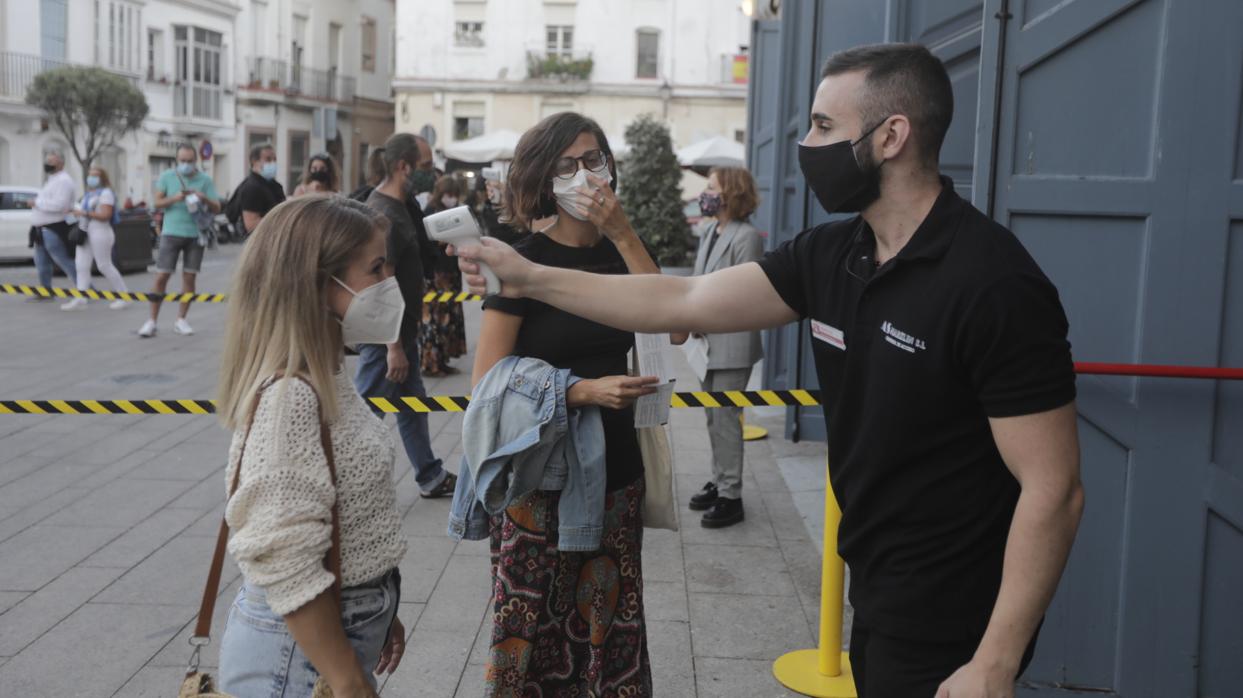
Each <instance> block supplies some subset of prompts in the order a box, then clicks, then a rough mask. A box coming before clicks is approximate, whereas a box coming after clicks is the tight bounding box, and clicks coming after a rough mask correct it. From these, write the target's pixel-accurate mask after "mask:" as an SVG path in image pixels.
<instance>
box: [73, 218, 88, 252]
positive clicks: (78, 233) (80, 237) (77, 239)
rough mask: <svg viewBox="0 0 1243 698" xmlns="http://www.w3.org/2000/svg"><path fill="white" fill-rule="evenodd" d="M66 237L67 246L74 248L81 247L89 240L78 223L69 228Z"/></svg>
mask: <svg viewBox="0 0 1243 698" xmlns="http://www.w3.org/2000/svg"><path fill="white" fill-rule="evenodd" d="M68 237H69V244H70V245H73V246H74V247H81V246H82V245H85V244H86V243H87V241H88V240H90V236H88V235H87V234H86V231H85V230H83V228H82V226H81V225H80V224H78V223H75V224H73V225H71V226H69V236H68Z"/></svg>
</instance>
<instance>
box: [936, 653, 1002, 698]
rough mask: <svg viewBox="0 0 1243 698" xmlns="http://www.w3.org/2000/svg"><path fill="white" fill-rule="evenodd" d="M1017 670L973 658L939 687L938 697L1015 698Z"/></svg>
mask: <svg viewBox="0 0 1243 698" xmlns="http://www.w3.org/2000/svg"><path fill="white" fill-rule="evenodd" d="M1014 673H1015V670H1014V669H1011V668H1009V667H1005V666H1002V665H1001V664H996V663H990V662H984V661H981V660H979V659H972V660H971V661H970V662H968V663H967V664H966V665H964V666H962V667H960V668H959V669H958V671H955V672H954V673H953V674H952V675H951V676H950V677H949V678H948V679H946V680H945V682H944V683H942V684H941V686H940V687H939V688H938V689H937V695H936V698H1014Z"/></svg>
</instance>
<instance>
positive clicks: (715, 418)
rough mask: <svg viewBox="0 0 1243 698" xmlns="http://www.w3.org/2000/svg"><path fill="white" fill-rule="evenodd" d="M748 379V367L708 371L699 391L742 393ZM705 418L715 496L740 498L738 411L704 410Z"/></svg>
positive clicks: (739, 424) (732, 408) (740, 461)
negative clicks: (706, 419)
mask: <svg viewBox="0 0 1243 698" xmlns="http://www.w3.org/2000/svg"><path fill="white" fill-rule="evenodd" d="M750 378H751V369H749V368H725V369H716V370H711V371H708V375H707V376H706V377H704V382H703V388H704V390H707V391H723V390H745V389H746V387H747V380H748V379H750ZM704 413H705V414H706V415H707V417H708V438H709V439H711V441H712V474H713V481H714V482H715V483H716V489H717V494H718V495H719V496H721V497H725V498H727V499H742V408H741V407H715V408H712V409H706V410H704Z"/></svg>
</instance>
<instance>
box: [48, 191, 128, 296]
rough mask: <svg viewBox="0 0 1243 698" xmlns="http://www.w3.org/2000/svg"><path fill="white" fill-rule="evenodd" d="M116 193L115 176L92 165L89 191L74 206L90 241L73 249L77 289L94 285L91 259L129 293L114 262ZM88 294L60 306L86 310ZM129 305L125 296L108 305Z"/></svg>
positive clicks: (115, 288)
mask: <svg viewBox="0 0 1243 698" xmlns="http://www.w3.org/2000/svg"><path fill="white" fill-rule="evenodd" d="M116 205H117V195H116V194H114V193H113V191H112V180H111V179H109V178H108V171H107V170H105V169H104V168H102V167H92V168H91V170H90V172H89V173H87V176H86V195H85V196H83V197H82V201H81V202H79V203H78V205H77V206H76V207H75V208H74V209H73V215H75V216H77V217H78V225H80V226H83V228H84V229H85V230H86V236H87V241H86V242H85V243H83V244H81V245H78V248H77V252H75V253H74V260H73V266H74V268H75V269H76V270H77V272H78V273H77V276H78V290H79V291H86V290H89V289H90V288H91V262H94V263H95V265H96V266H98V267H99V273H100V274H103V275H104V278H105V279H107V280H108V283H110V284H112V290H113V291H120V292H122V293H126V292H128V291H129V289H128V288H126V287H125V279H122V278H121V272H119V271H117V268H116V265H115V264H113V263H112V246H113V245H114V244H116V240H117V236H116V232H115V231H113V230H112V212H113V211H114V210H116ZM87 302H88V301H87V300H86V299H85V298H74V299H73V300H71V301H69V302H68V303H66V304H64V305H62V306H61V307H60V309H61V310H83V309H85V308H86V305H87ZM127 305H129V303H128V302H126V301H123V300H116V301H113V302H112V303H111V304H110V305H109V306H108V307H109V308H112V309H113V310H120V309H121V308H124V307H125V306H127Z"/></svg>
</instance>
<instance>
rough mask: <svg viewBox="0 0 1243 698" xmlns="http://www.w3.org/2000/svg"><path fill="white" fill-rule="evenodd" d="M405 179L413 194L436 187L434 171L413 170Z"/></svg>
mask: <svg viewBox="0 0 1243 698" xmlns="http://www.w3.org/2000/svg"><path fill="white" fill-rule="evenodd" d="M407 181H409V182H410V186H411V188H412V191H413V192H414V193H415V194H422V193H423V192H425V191H431V190H433V189H435V188H436V171H435V170H413V171H411V172H410V175H409V177H408V178H407Z"/></svg>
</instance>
